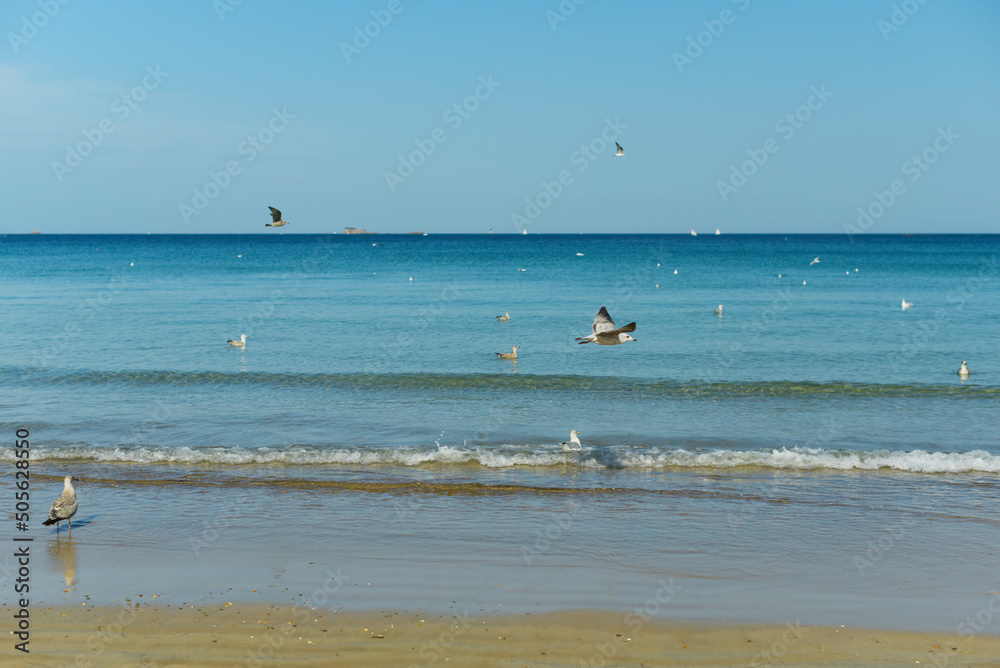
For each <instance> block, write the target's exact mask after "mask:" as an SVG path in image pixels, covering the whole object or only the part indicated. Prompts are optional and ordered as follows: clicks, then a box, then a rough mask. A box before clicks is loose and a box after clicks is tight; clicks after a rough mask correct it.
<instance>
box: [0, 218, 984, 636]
mask: <svg viewBox="0 0 1000 668" xmlns="http://www.w3.org/2000/svg"><path fill="white" fill-rule="evenodd" d="M904 300H905V301H906V302H909V303H912V306H911V307H909V308H903V307H902V304H903V302H904ZM0 304H2V306H3V314H4V318H3V325H2V331H3V335H2V337H0V431H2V433H4V434H6V438H4V439H3V445H2V446H0V462H5V463H6V464H5V466H6V468H7V469H8V471H7V474H9V473H10V472H12V471H13V462H14V460H15V453H14V439H15V433H16V431H17V430H18V429H26V430H29V431H30V434H31V448H32V452H31V457H32V464H31V465H32V472H33V475H36V476H41V477H40V478H38V481H37V482H36V483H34V484H35V486H36V489H37V486H38V485H41V484H42V482H43V481H51V482H48V483H47V484H48V489H49V490H52V493H51V494H50V496H52V497H53V498H54V497H55V495H56V494H58V490H59V484H58V482H57V481H61V479H62V476H63V475H67V474H70V473H72V474H74V475H76V476H78V477H79V478H81V480H82V481H83V482H81V483H79V488H78V489H79V491H78V493H79V494H80V495H81V497H82V498H85V497H83V496H82V495H84V494H88V493H89V494H90V497H91V502H90V504H89V509H90V511H89V512H84V510H83V508H84V506H83V505H82V504H83V502H82V501H81V515H80V518H79V520H78V522H79V524H80V526H76V525H75V527H76V529H77V530H76V534H77V535H76V539H77V540H79V539H80V534H84V536H86V534H87V531H93V532H97V531H98V528H99V527H102V526H103V527H105V528H102V529H100V530H101V531H102V532H105V533H104V534H103V535H106V536H108V535H111V534H115V535H117V537H116V538H115V539H113V540H116V541H119V542H118V543H117V545H118V547H123V546H128V545H130V544H133V543H134V544H139V543H142V544H146V543H144V542H143V541H148V539H147V538H143V537H142V536H143V535H144V534H143V532H145V531H148V530H149V527H150V523H152V524H153V525H154V526H155V525H156V523H157V522H158V521H161V520H162V522H163V524H162V529H163V532H164V533H163V534H162V537H163V540H168V541H173V542H174V543H175V544H176V545H179V546H180V547H177V548H176V549H178V550H180V552H184V551H185V550H187V549H188V547H189V543H191V540H190V536H189V535H188V534H190V533H191V529H190V524H188V525H185V523H184V522H182V521H180V520H178V519H177V517H176V515H177V509H176V508H173V509H172V507H171V501H170V500H169V499H170V498H171V494H170V490H179V489H184V490H189V491H190V492H191V493H192V494H196V495H197V498H198V499H200V500H199V501H198V503H196V504H193V506H192V508H191V511H192V512H199V511H201V512H206V509H208V508H214V509H216V510H218V509H220V508H221V509H224V512H223V513H222V514H223V515H226V516H227V517H230V518H232V522H233V523H234V526H235V525H237V524H238V522H239V521H240V518H241V517H243V515H245V514H246V512H247V511H246V509H247V508H249V507H253V508H254V513H253V514H254V516H255V519H254V520H253V521H252V522H250V524H248V526H249V527H253V528H254V530H261V529H262V528H263V527H266V526H275V527H276V528H274V531H276V532H278V533H279V534H280V533H281V532H285V533H287V535H284V538H283V539H282V540H284V541H286V542H287V541H292V542H294V541H295V540H296V536H301V535H303V534H305V533H308V532H310V531H311V530H312V529H313V528H315V527H317V526H323V527H324V531H329V532H332V533H334V534H338V536H339V537H338V539H337V540H338V541H340V542H339V543H338V544H340V545H344V546H349V547H345V552H344V553H343V554H342V555H341V559H342V561H341V562H340V563H344V564H345V565H346V567H349V568H348V569H349V570H350V569H352V568H353V570H354V571H355V572H356V573H357V574H358V575H359V577H360V579H361V580H368V581H369V587H371V584H370V582H371V580H373V579H378V577H379V576H380V577H382V578H383V580H382V581H383V582H384V583H385V585H384V586H383V587H382V588H381V589H379V588H378V587H377V586H376V587H374V588H371V589H370V590H368V591H366V592H364V593H360V592H361V590H360V589H359V590H357V592H356V593H355V594H352V596H355V598H354V599H352V600H354V601H355V604H356V605H358V606H365V605H383V604H384V605H388V604H392V603H393V602H397V601H398V600H399V598H400V597H401V596H402V597H404V598H406V597H408V600H410V602H411V603H412V604H413V605H416V606H418V607H419V606H420V605H423V604H424V602H426V601H427V600H431V599H433V598H434V596H435V595H437V596H438V597H439V598H440V596H441V595H440V594H439V593H438V594H435V592H440V591H441V589H442V587H444V588H445V589H448V591H449V594H447V595H445V596H444V597H445V598H448V600H449V602H452V599H453V598H458V597H459V596H460V595H461V592H462V591H467V592H472V591H474V590H475V589H476V587H480V586H485V585H484V584H483V582H484V581H491V580H490V578H489V577H487V576H485V575H484V574H486V573H503V574H504V576H505V578H506V581H507V583H509V584H514V585H515V586H512V587H509V591H511V592H512V593H511V594H510V595H509V598H506V599H502V600H501V599H496V600H497V601H499V604H501V605H503V604H505V605H506V607H505V608H504V609H507V610H511V609H518V606H520V607H522V608H527V607H528V606H527V604H526V603H525V601H526V600H527V599H529V598H530V599H531V601H532V603H531V605H532V606H535V608H537V607H541V608H560V607H562V608H565V607H594V606H597V607H600V606H614V605H622V606H626V607H627V606H628V605H631V604H632V602H633V601H638V602H639V603H640V604H641V603H642V602H643V599H645V600H646V601H647V602H648V601H649V600H651V599H650V596H653V594H652V593H650V592H653V593H655V592H658V591H660V589H662V588H663V586H665V585H662V584H656V583H663V582H673V583H675V584H676V585H677V594H676V597H674V598H673V599H672V603H671V604H667V603H664V602H662V601H660V599H659V598H656V597H654V598H655V600H657V606H656V607H657V614H660V615H665V616H668V617H669V616H679V617H684V618H691V619H702V620H714V619H718V620H731V621H732V620H735V621H743V622H746V621H762V622H763V621H768V622H778V623H784V622H786V621H788V622H791V621H795V620H800V621H801V620H803V619H804V620H806V621H808V622H810V623H837V622H840V623H843V622H844V621H845V620H846V621H847V622H849V623H850V622H852V621H853V622H854V623H857V624H867V625H876V626H882V627H898V628H913V629H948V630H955V629H956V628H958V625H959V624H961V623H964V622H963V620H965V619H966V618H967V617H969V616H972V618H975V615H976V614H977V613H978V612H980V611H981V610H992V608H989V607H986V606H987V605H988V603H989V602H990V601H991V600H992V599H991V598H990V596H993V595H996V593H997V591H998V590H1000V582H998V576H997V573H1000V569H998V568H997V567H998V561H1000V514H998V507H1000V506H998V504H997V500H998V494H997V492H998V489H997V482H998V474H1000V356H998V352H997V351H998V342H1000V235H951V234H939V235H874V234H871V235H869V234H860V235H855V236H848V235H844V234H839V235H813V234H799V235H736V234H721V235H714V234H705V233H703V234H700V235H698V236H691V235H686V234H685V235H627V234H620V235H619V234H612V235H569V234H563V235H543V234H538V235H533V234H529V235H511V234H495V235H494V234H488V235H483V234H461V235H443V234H430V235H423V234H409V235H393V234H378V235H375V234H365V235H360V234H358V235H343V234H335V235H307V234H282V233H279V232H278V231H274V232H271V233H269V234H245V235H210V234H200V235H37V234H36V235H7V236H3V237H2V238H0ZM720 305H721V308H722V311H723V312H722V314H721V315H720V314H717V313H716V312H715V310H716V309H719V308H720ZM602 306H605V307H606V308H607V309H608V311H609V313H610V314H611V316H612V318H614V320H615V322H616V323H617V325H619V326H621V325H625V324H627V323H630V322H635V323H636V330H635V331H634V332H633V333H632V336H633V337H635V339H636V341H635V342H627V343H625V344H623V345H618V346H598V345H593V344H585V345H581V344H580V343H579V342H578V341H576V340H575V339H576V338H577V337H583V336H586V335H588V334H590V333H591V328H592V325H593V322H594V317H595V315H596V314H597V312H598V310H599V309H600V308H601V307H602ZM505 313H509V316H510V319H509V321H500V320H498V318H497V316H498V315H502V314H505ZM244 334H245V335H246V337H247V338H246V346H245V347H233V346H230V345H229V344H228V343H227V341H228V340H230V339H239V338H240V336H241V335H244ZM513 346H518V355H517V359H516V360H507V359H500V358H499V357H498V356H497V355H496V353H500V352H510V351H511V350H512V348H513ZM963 360H966V361H967V363H968V366H969V368H970V369H971V371H972V373H971V375H970V376H968V377H967V378H963V377H960V376H959V375H958V374H957V370H958V368H959V365H960V363H961V362H962V361H963ZM571 430H578V431H579V432H580V440H581V442H582V449H581V450H580V451H579V452H565V451H563V449H562V446H561V445H560V443H561V442H564V441H568V440H569V437H570V432H571ZM88 480H89V481H90V482H89V488H90V491H89V492H87V491H86V490H87V489H88ZM153 490H155V494H156V496H157V499H158V500H157V501H156V502H155V503H154V502H153V501H152V500H150V494H153V493H154V492H153ZM250 492H253V495H254V496H253V498H254V499H257V498H271V499H280V500H281V503H280V504H279V506H280V508H281V510H280V512H279V511H278V510H275V506H274V504H270V505H268V504H265V505H264V506H261V505H258V504H257V503H256V501H251V500H249V497H248V496H247V494H249V493H250ZM37 493H41V492H37ZM122 495H124V497H127V498H129V499H130V501H129V504H128V505H130V507H131V508H132V509H133V511H134V509H135V508H142V513H140V514H141V515H142V517H141V518H140V517H136V516H135V514H134V513H129V512H127V511H126V509H125V508H123V507H122V506H121V504H120V503H116V502H115V500H114V499H115V498H116V496H117V498H119V499H120V498H122ZM98 499H100V501H101V504H103V505H101V504H98V503H96V501H97V500H98ZM35 503H36V504H38V505H39V506H42V505H47V504H48V499H47V498H45V499H42V500H39V501H37V502H35ZM184 503H186V502H184ZM144 504H145V505H144ZM177 504H182V502H181V501H177ZM289 504H291V506H292V507H297V508H299V509H300V512H292V511H290V509H289ZM185 507H187V506H185ZM43 512H44V508H40V507H39V508H36V510H35V514H36V516H38V517H39V519H41V514H42V513H43ZM158 518H159V519H158ZM248 521H249V520H248ZM88 523H89V524H88ZM116 524H117V525H118V527H117V531H115V532H111V533H107V532H108V531H109V529H110V527H109V526H108V525H112V526H114V525H116ZM277 525H280V527H279V526H277ZM227 526H228V524H227ZM170 527H173V529H171V528H170ZM348 529H349V530H348ZM171 531H173V532H174V533H173V534H172V533H171ZM185 532H186V533H185ZM338 532H339V533H338ZM223 533H225V532H223ZM45 535H48V534H45ZM195 535H196V538H197V536H200V535H201V534H198V533H197V532H196V534H195ZM171 536H173V537H172V538H171ZM225 536H227V538H225V539H226V540H231V541H232V542H233V545H239V540H240V537H239V536H238V535H236V532H235V531H233V530H230V531H229V532H228V533H225ZM109 540H111V539H110V538H109ZM197 540H201V538H197ZM192 549H194V550H195V552H197V551H198V550H197V549H196V548H192ZM184 553H185V554H186V552H184ZM373 555H377V556H378V557H379V559H374V560H373V559H372V557H373ZM344 560H346V561H344ZM386 564H388V565H386ZM417 564H419V570H414V569H417V568H418V566H417ZM373 568H374V569H376V570H378V569H382V570H379V571H378V574H373V573H372V571H371V569H373ZM562 577H566V578H568V579H567V580H565V581H563V580H561V579H560V578H562ZM421 578H424V579H426V581H427V584H425V585H420V584H419V583H420V582H422V580H421ZM443 582H444V583H450V584H448V585H447V586H445V585H442V583H443ZM491 582H492V581H491ZM517 582H521V583H522V586H520V588H518V587H517V586H516V583H517ZM432 583H433V584H432ZM164 588H168V587H167V586H166V585H164ZM463 588H464V589H463ZM376 591H378V592H380V593H372V592H376ZM403 591H405V592H408V593H407V594H406V595H405V596H404V595H403V594H401V593H400V592H403ZM518 591H519V592H520V594H517V593H513V592H518ZM454 592H459V593H458V594H455V595H454V596H453V595H452V594H453V593H454ZM538 592H545V595H544V596H543V595H541V594H538ZM616 592H617V593H616ZM533 593H534V594H533ZM535 594H537V595H535ZM490 596H494V594H493V593H491V594H490ZM428 597H430V599H429V598H428ZM470 598H473V596H472V595H471V594H470ZM490 600H493V599H490ZM428 605H430V604H428ZM491 605H492V604H491ZM535 608H532V609H535ZM661 608H662V610H661ZM980 617H982V615H980ZM982 622H983V620H982V619H980V626H981V627H982V629H983V631H982V632H986V633H994V634H996V633H1000V618H998V619H994V618H993V616H992V614H991V616H990V620H989V623H986V624H984V623H982Z"/></svg>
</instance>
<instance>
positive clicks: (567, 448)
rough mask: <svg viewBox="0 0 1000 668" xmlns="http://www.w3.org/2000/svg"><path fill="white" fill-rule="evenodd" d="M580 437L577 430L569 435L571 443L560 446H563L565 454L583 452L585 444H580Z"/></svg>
mask: <svg viewBox="0 0 1000 668" xmlns="http://www.w3.org/2000/svg"><path fill="white" fill-rule="evenodd" d="M579 436H580V432H578V431H577V430H576V429H574V430H573V431H571V432H570V433H569V443H560V444H559V445H561V446H562V449H563V452H579V451H580V450H583V444H582V443H580V439H579V438H578V437H579Z"/></svg>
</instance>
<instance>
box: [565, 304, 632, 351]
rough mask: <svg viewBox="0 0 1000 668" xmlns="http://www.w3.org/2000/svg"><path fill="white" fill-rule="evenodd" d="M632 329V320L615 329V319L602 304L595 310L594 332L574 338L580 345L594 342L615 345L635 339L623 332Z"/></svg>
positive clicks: (601, 344) (602, 344) (600, 344)
mask: <svg viewBox="0 0 1000 668" xmlns="http://www.w3.org/2000/svg"><path fill="white" fill-rule="evenodd" d="M634 331H635V323H634V322H630V323H629V324H627V325H625V326H624V327H619V328H618V329H615V321H614V320H612V319H611V315H610V314H608V309H607V308H606V307H604V306H602V307H601V310H600V311H598V312H597V317H596V318H594V333H593V334H591V335H590V336H584V337H577V338H576V339H574V340H575V341H579V342H580V345H581V346H582V345H583V344H585V343H596V344H597V345H599V346H617V345H618V344H620V343H625V342H627V341H635V339H633V338H632V337H631V336H629V335H628V334H626V333H625V332H634Z"/></svg>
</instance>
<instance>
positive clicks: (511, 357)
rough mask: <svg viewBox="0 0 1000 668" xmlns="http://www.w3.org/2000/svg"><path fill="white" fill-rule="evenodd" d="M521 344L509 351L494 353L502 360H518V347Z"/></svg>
mask: <svg viewBox="0 0 1000 668" xmlns="http://www.w3.org/2000/svg"><path fill="white" fill-rule="evenodd" d="M519 347H520V346H514V349H513V350H512V351H510V352H509V353H493V354H494V355H496V356H497V357H499V358H500V359H502V360H516V359H517V349H518V348H519Z"/></svg>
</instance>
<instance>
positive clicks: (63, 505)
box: [42, 475, 79, 533]
mask: <svg viewBox="0 0 1000 668" xmlns="http://www.w3.org/2000/svg"><path fill="white" fill-rule="evenodd" d="M74 480H77V479H76V478H74V477H73V476H71V475H68V476H66V477H65V478H63V493H62V495H61V496H60V497H59V498H58V499H56V500H55V502H54V503H53V504H52V508H50V509H49V519H47V520H45V521H44V522H42V524H43V525H44V526H52V525H53V524H55V525H56V533H59V522H61V521H63V520H66V521H67V522H68V523H69V531H70V533H73V522H72V520H71V518H72V517H73V515H76V509H77V508H78V507H79V506H78V504H77V502H76V490H75V489H73V481H74Z"/></svg>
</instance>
